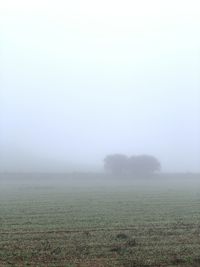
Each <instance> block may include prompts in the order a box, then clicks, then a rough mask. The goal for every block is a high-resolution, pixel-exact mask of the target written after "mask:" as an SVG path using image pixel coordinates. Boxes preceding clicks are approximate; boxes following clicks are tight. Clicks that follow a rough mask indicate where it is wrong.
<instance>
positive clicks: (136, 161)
mask: <svg viewBox="0 0 200 267" xmlns="http://www.w3.org/2000/svg"><path fill="white" fill-rule="evenodd" d="M128 168H129V171H130V172H131V173H136V174H146V173H153V172H155V171H160V169H161V164H160V162H159V161H158V159H157V158H155V157H154V156H151V155H139V156H131V157H130V158H129V160H128Z"/></svg>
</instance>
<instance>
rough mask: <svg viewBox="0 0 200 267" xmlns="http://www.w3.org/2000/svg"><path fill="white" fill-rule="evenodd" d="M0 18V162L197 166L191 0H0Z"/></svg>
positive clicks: (199, 89) (197, 84) (197, 86)
mask: <svg viewBox="0 0 200 267" xmlns="http://www.w3.org/2000/svg"><path fill="white" fill-rule="evenodd" d="M0 25H1V26H0V148H1V154H0V156H1V164H0V170H14V169H17V170H26V168H35V170H40V168H43V169H46V170H52V169H53V168H54V169H57V170H61V169H62V170H65V168H66V169H67V166H68V164H69V165H70V164H71V166H78V165H79V166H85V165H87V166H99V167H101V166H102V160H103V158H104V157H105V155H107V154H112V153H123V154H127V155H128V156H129V155H134V154H150V155H154V156H156V157H157V158H158V159H159V160H160V161H161V163H162V168H163V171H177V172H178V171H184V172H185V171H186V172H187V171H195V172H196V171H200V138H199V136H200V34H199V29H200V2H199V1H198V0H168V1H160V0H151V1H149V0H140V1H136V0H124V1H117V0H101V1H94V0H93V1H92V0H81V1H80V0H73V1H68V0H66V1H64V0H63V1H62V0H57V1H50V0H48V1H47V0H40V1H39V0H35V1H25V0H18V1H16V0H12V1H10V0H7V1H6V0H2V2H1V9H0ZM33 166H34V167H33ZM52 166H54V167H52Z"/></svg>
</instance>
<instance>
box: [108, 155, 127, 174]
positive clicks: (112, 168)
mask: <svg viewBox="0 0 200 267" xmlns="http://www.w3.org/2000/svg"><path fill="white" fill-rule="evenodd" d="M127 168H128V157H127V156H126V155H123V154H112V155H108V156H107V157H106V158H105V159H104V169H105V170H106V171H108V172H111V173H114V174H122V173H125V172H126V171H127Z"/></svg>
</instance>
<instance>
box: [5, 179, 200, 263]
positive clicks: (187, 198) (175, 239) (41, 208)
mask: <svg viewBox="0 0 200 267" xmlns="http://www.w3.org/2000/svg"><path fill="white" fill-rule="evenodd" d="M0 266H2V267H4V266H34V267H36V266H38V267H43V266H49V267H50V266H56V267H62V266H63V267H64V266H65V267H74V266H81V267H87V266H91V267H97V266H124V267H133V266H134V267H135V266H138V267H139V266H141V267H142V266H143V267H144V266H154V267H155V266H200V183H199V182H193V183H190V182H187V183H186V184H182V183H181V181H179V183H174V182H171V183H164V184H162V183H159V182H147V183H145V182H144V183H143V182H142V183H130V185H128V184H126V185H124V186H122V185H115V186H112V185H108V186H104V185H100V186H99V187H95V186H90V187H77V186H73V187H72V186H69V185H67V184H65V185H62V186H61V185H57V186H55V185H52V184H50V185H48V186H45V185H39V184H38V185H31V184H26V185H25V184H18V185H13V186H7V185H2V186H1V189H0Z"/></svg>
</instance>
